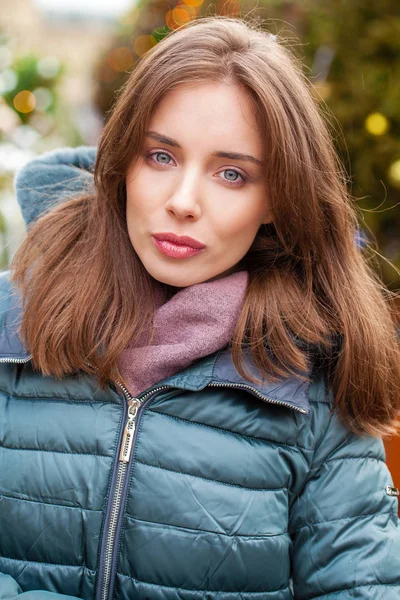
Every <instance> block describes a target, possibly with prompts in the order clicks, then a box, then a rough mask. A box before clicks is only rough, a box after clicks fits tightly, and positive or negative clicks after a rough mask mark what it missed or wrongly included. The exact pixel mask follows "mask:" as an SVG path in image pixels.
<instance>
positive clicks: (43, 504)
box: [0, 378, 121, 595]
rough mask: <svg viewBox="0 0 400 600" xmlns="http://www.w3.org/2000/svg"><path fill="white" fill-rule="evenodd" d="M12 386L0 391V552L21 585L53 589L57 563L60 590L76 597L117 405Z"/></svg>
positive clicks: (110, 452)
mask: <svg viewBox="0 0 400 600" xmlns="http://www.w3.org/2000/svg"><path fill="white" fill-rule="evenodd" d="M1 381H2V384H5V383H9V381H10V380H9V379H6V378H3V379H2V380H1ZM2 387H4V386H2ZM9 391H10V390H7V392H9ZM19 392H20V395H18V396H17V395H16V394H15V392H14V391H13V390H11V394H9V393H5V392H4V389H3V390H2V391H0V500H1V501H0V523H1V536H0V557H7V560H8V563H7V565H8V566H7V569H4V570H5V571H6V572H9V569H10V568H12V567H13V565H14V567H15V569H17V571H18V570H20V571H21V575H18V581H19V583H20V585H21V586H22V589H30V585H31V582H32V581H35V585H36V586H40V585H41V586H42V587H43V589H55V590H57V584H56V580H57V576H56V575H55V574H56V572H57V568H58V567H57V565H63V568H64V569H66V568H69V569H71V577H70V578H69V591H65V593H69V594H71V595H78V594H79V590H80V587H79V586H81V585H82V577H83V576H84V577H85V578H87V577H89V580H92V579H93V580H94V571H95V569H96V562H97V551H98V543H99V539H100V530H101V524H102V519H103V509H104V504H105V499H106V497H107V489H108V483H109V477H110V472H111V468H112V464H113V460H114V458H115V452H116V443H117V433H118V430H119V427H120V421H121V409H120V407H119V406H118V405H117V404H113V403H111V402H110V403H104V402H98V403H96V402H93V403H92V402H89V401H75V402H73V401H71V400H70V399H69V398H64V399H61V398H60V397H58V398H56V399H50V398H43V399H39V398H34V397H33V398H32V397H30V395H29V394H30V393H32V389H30V388H29V389H28V388H26V387H25V388H24V389H21V388H20V389H19ZM26 561H28V563H26ZM37 563H38V564H39V566H40V569H39V570H38V569H37ZM60 569H61V567H60ZM34 571H35V572H36V571H38V573H37V577H38V578H37V579H35V578H36V575H35V576H33V572H34ZM91 571H93V573H92V574H91V575H90V573H89V572H91ZM64 577H65V574H64ZM62 579H63V577H62V576H61V580H62ZM86 580H87V579H86ZM87 581H88V580H87ZM60 589H61V588H60Z"/></svg>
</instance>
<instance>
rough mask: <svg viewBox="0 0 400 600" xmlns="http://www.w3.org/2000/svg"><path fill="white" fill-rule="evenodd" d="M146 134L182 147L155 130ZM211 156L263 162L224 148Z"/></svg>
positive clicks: (165, 142)
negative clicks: (226, 150)
mask: <svg viewBox="0 0 400 600" xmlns="http://www.w3.org/2000/svg"><path fill="white" fill-rule="evenodd" d="M146 136H147V137H150V138H152V139H153V140H157V142H160V143H161V144H168V145H169V146H174V147H175V148H182V146H181V145H180V144H179V142H177V141H176V140H174V139H172V138H170V137H168V136H166V135H163V134H162V133H158V132H157V131H146ZM212 156H218V157H221V158H230V159H232V160H245V161H247V162H252V163H254V164H256V165H258V166H261V167H263V166H264V165H263V163H262V161H261V160H258V158H256V157H255V156H252V155H251V154H242V153H241V152H225V151H224V150H217V151H216V152H213V153H212Z"/></svg>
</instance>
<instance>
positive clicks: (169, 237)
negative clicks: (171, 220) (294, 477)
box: [153, 233, 205, 250]
mask: <svg viewBox="0 0 400 600" xmlns="http://www.w3.org/2000/svg"><path fill="white" fill-rule="evenodd" d="M153 237H155V238H156V240H159V241H166V242H171V243H173V244H177V245H178V246H186V247H189V248H195V249H196V250H201V249H202V248H205V244H202V243H201V242H199V241H198V240H195V239H194V238H192V237H189V236H188V235H176V234H175V233H155V234H154V235H153Z"/></svg>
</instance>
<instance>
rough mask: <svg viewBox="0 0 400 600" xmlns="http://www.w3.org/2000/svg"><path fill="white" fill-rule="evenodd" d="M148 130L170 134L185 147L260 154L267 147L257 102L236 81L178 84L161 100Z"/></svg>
mask: <svg viewBox="0 0 400 600" xmlns="http://www.w3.org/2000/svg"><path fill="white" fill-rule="evenodd" d="M148 129H151V130H156V131H159V132H161V133H164V134H166V135H169V136H170V137H171V138H174V139H176V140H178V141H179V142H180V143H181V145H182V146H185V145H193V143H196V144H200V145H201V147H205V146H210V145H212V146H213V149H214V147H215V148H217V147H218V148H220V147H225V148H226V149H227V150H235V151H237V152H239V151H240V152H248V153H253V154H254V153H257V154H258V155H261V154H262V149H263V143H262V136H261V133H260V130H259V127H258V125H257V121H256V118H255V109H254V103H253V102H252V100H251V98H250V95H249V93H248V92H247V91H246V90H245V89H244V88H243V87H241V86H238V85H235V84H229V85H228V84H225V83H218V82H208V83H202V84H197V85H193V84H191V85H183V84H182V85H180V86H178V87H177V88H175V89H174V90H172V91H170V92H168V93H167V94H166V95H165V96H164V97H163V98H162V99H161V100H160V101H159V103H158V104H157V106H156V108H155V109H154V111H153V114H152V116H151V118H150V120H149V123H148ZM216 144H217V146H216Z"/></svg>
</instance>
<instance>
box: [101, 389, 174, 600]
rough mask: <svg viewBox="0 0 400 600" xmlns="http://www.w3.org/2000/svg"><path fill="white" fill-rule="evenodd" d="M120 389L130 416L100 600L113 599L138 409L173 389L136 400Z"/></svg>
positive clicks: (120, 457)
mask: <svg viewBox="0 0 400 600" xmlns="http://www.w3.org/2000/svg"><path fill="white" fill-rule="evenodd" d="M116 383H117V385H118V386H119V387H120V388H121V390H122V392H123V394H124V398H125V400H126V401H127V404H128V413H127V417H126V420H125V424H124V430H123V435H122V440H121V444H120V448H119V451H118V467H117V475H116V480H115V484H114V490H113V492H112V499H111V510H110V517H109V520H108V524H107V530H106V533H105V535H104V536H103V539H104V540H105V555H104V564H103V569H102V572H101V573H100V574H99V579H100V587H99V588H98V589H100V595H99V600H108V599H109V598H112V595H113V587H114V584H113V582H111V573H112V570H113V563H114V562H115V561H116V558H117V555H116V554H117V553H116V544H115V542H116V533H117V528H118V522H119V520H120V516H121V508H122V507H121V504H122V498H123V496H124V490H125V484H126V481H127V477H126V476H127V472H128V466H129V462H130V458H131V455H132V449H133V446H134V440H135V431H136V422H137V418H138V416H139V410H140V409H141V408H142V407H143V406H144V404H145V403H146V400H147V399H148V398H149V397H152V396H153V395H155V394H157V393H158V392H159V391H160V390H167V389H171V386H168V385H163V386H160V387H158V388H155V389H153V390H151V391H150V392H148V393H147V394H145V395H144V396H142V397H141V398H134V397H133V396H131V394H130V393H129V392H128V390H127V389H126V388H125V387H124V386H123V385H122V383H120V382H118V381H117V382H116Z"/></svg>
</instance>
